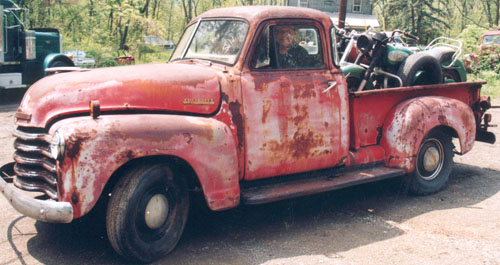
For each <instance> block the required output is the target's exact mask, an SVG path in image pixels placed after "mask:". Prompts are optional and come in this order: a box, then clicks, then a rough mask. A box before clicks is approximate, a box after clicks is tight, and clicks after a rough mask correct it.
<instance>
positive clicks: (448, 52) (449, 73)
mask: <svg viewBox="0 0 500 265" xmlns="http://www.w3.org/2000/svg"><path fill="white" fill-rule="evenodd" d="M425 52H427V53H429V54H430V55H432V56H433V57H434V58H436V59H437V60H438V62H439V65H441V69H442V71H443V79H444V80H443V82H450V81H451V82H465V81H466V80H462V77H461V76H460V73H459V71H458V70H457V69H458V68H459V67H464V66H463V65H462V64H461V63H459V64H458V66H457V62H458V61H457V62H455V64H454V65H452V66H451V67H447V66H449V65H450V64H451V62H452V60H453V55H454V54H455V50H453V49H452V48H449V47H436V48H432V49H430V50H428V51H425ZM463 71H464V72H465V71H466V69H465V67H464V69H463ZM464 79H465V78H464Z"/></svg>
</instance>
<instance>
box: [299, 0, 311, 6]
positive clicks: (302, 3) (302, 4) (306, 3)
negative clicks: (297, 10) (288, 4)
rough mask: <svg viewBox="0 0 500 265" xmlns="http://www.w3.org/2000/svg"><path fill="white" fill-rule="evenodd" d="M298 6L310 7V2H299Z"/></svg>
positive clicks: (306, 0) (305, 0)
mask: <svg viewBox="0 0 500 265" xmlns="http://www.w3.org/2000/svg"><path fill="white" fill-rule="evenodd" d="M297 4H298V5H297V6H299V7H309V0H298V1H297Z"/></svg>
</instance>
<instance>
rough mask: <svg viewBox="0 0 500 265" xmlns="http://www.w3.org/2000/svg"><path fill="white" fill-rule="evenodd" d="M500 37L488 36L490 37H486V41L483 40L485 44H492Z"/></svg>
mask: <svg viewBox="0 0 500 265" xmlns="http://www.w3.org/2000/svg"><path fill="white" fill-rule="evenodd" d="M499 37H500V35H488V36H484V39H483V44H492V43H493V41H494V40H495V39H496V38H499ZM499 39H500V38H499ZM497 43H498V41H497Z"/></svg>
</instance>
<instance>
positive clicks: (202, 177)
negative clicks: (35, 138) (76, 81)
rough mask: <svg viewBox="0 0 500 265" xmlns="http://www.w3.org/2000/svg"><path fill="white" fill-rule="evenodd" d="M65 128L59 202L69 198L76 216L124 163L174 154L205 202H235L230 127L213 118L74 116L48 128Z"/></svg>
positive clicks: (236, 191)
mask: <svg viewBox="0 0 500 265" xmlns="http://www.w3.org/2000/svg"><path fill="white" fill-rule="evenodd" d="M56 130H59V131H60V132H62V133H63V135H64V139H65V154H64V160H62V161H60V162H58V165H59V167H58V176H59V179H58V193H59V194H58V196H59V201H66V202H70V203H71V204H72V206H73V208H74V218H78V217H81V216H83V215H85V214H86V213H88V212H89V211H90V209H92V207H93V206H94V205H95V203H96V202H97V200H98V199H99V197H100V195H101V193H102V191H103V189H104V187H105V185H106V183H107V182H108V180H109V178H110V177H111V176H112V175H113V173H114V172H115V171H116V170H118V169H119V168H120V167H121V166H122V165H124V164H126V163H127V162H129V161H131V160H134V159H138V158H145V157H151V156H172V157H177V158H179V159H182V160H184V161H186V162H187V163H188V164H189V165H190V166H191V167H192V168H193V170H194V171H195V173H196V175H197V177H198V179H199V182H200V184H201V188H202V190H203V192H204V195H205V198H206V200H207V204H208V206H209V207H210V208H211V209H212V210H223V209H227V208H231V207H234V206H236V205H238V204H239V198H240V197H239V196H240V189H239V182H238V160H237V157H236V145H235V142H234V138H233V136H232V135H231V130H230V129H229V128H228V127H227V125H225V124H224V123H222V122H220V121H217V120H215V119H211V118H203V117H190V116H180V115H154V114H144V115H139V114H138V115H103V116H100V117H98V118H97V119H92V118H91V117H75V118H68V119H64V120H61V121H59V122H57V123H55V124H54V125H53V126H52V128H51V129H50V133H51V134H54V133H55V131H56Z"/></svg>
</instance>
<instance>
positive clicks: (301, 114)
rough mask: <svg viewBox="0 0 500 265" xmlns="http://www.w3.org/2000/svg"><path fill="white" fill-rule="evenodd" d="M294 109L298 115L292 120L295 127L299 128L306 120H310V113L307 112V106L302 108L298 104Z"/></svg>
mask: <svg viewBox="0 0 500 265" xmlns="http://www.w3.org/2000/svg"><path fill="white" fill-rule="evenodd" d="M293 109H294V110H295V112H296V113H297V115H295V116H294V117H293V118H291V119H292V121H293V124H294V125H295V126H299V125H300V124H301V123H303V122H304V121H305V120H307V119H308V118H309V113H308V112H307V106H306V105H302V106H301V105H299V104H296V105H294V106H293Z"/></svg>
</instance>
